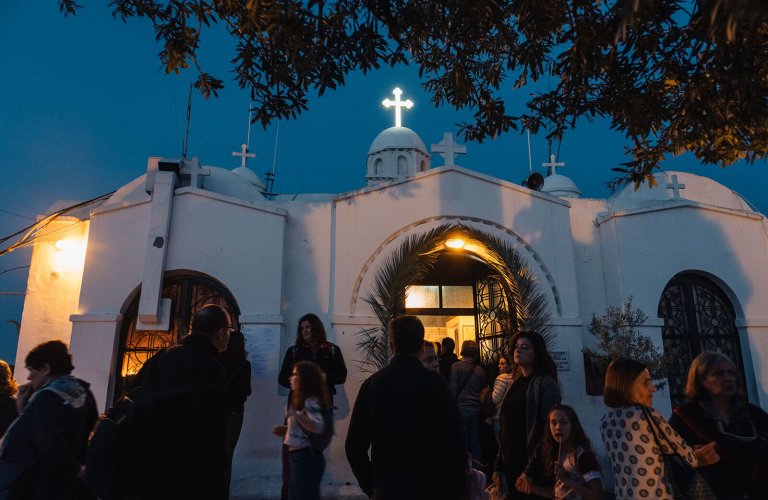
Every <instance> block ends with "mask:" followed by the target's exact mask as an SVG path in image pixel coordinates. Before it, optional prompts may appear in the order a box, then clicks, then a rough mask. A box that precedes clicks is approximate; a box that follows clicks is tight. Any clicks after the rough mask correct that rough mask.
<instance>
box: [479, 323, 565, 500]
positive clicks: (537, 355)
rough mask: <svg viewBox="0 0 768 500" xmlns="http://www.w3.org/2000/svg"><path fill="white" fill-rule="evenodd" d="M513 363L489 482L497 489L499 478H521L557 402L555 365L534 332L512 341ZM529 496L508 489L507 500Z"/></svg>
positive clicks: (544, 343)
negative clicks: (512, 378) (515, 373)
mask: <svg viewBox="0 0 768 500" xmlns="http://www.w3.org/2000/svg"><path fill="white" fill-rule="evenodd" d="M512 348H513V351H512V353H513V362H514V365H515V366H516V367H517V368H516V369H517V370H518V375H519V376H518V377H517V379H515V381H514V382H513V383H512V385H511V386H510V388H509V390H508V391H507V394H506V396H504V399H503V400H502V402H501V412H500V413H499V419H500V421H501V446H500V448H499V455H498V457H497V459H496V466H495V468H494V469H495V472H494V473H493V481H494V483H496V484H497V487H498V488H501V477H502V474H504V475H505V477H506V480H507V484H509V485H514V484H516V482H517V480H518V479H520V478H522V480H524V481H528V480H530V478H527V477H525V470H526V468H527V467H528V465H529V464H530V462H531V460H532V458H533V454H534V450H535V449H536V446H537V445H538V444H539V441H540V440H541V436H542V434H543V433H544V431H545V429H546V426H547V414H548V413H549V410H551V409H552V407H553V406H554V405H556V404H558V403H560V386H558V385H557V366H556V365H555V362H554V360H553V359H552V356H551V355H550V354H549V351H547V345H546V342H545V341H544V338H543V337H542V336H541V335H539V334H538V333H536V332H531V331H523V332H520V333H518V334H517V335H515V337H514V338H513V339H512ZM528 497H529V494H528V493H525V492H521V491H518V490H516V489H512V488H510V491H509V492H508V498H509V499H515V498H528Z"/></svg>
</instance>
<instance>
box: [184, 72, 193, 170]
mask: <svg viewBox="0 0 768 500" xmlns="http://www.w3.org/2000/svg"><path fill="white" fill-rule="evenodd" d="M191 116H192V84H190V85H189V97H187V131H186V132H184V147H183V148H182V150H181V158H182V160H186V159H187V146H188V145H189V121H190V117H191Z"/></svg>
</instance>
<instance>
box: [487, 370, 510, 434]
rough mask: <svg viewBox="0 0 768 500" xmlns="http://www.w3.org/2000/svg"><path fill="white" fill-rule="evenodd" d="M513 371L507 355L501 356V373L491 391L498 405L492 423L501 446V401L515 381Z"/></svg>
mask: <svg viewBox="0 0 768 500" xmlns="http://www.w3.org/2000/svg"><path fill="white" fill-rule="evenodd" d="M512 372H513V366H512V363H510V362H509V358H508V357H507V356H501V357H499V375H498V376H497V377H496V380H494V382H493V393H491V401H493V404H495V405H496V412H495V413H494V414H493V417H491V423H492V425H493V435H494V436H496V442H497V443H498V444H499V446H501V438H500V437H499V433H500V432H501V424H500V423H499V412H500V411H501V402H502V401H503V400H504V396H506V395H507V390H508V389H509V387H510V386H511V385H512V382H514V381H515V376H514V374H513V373H512Z"/></svg>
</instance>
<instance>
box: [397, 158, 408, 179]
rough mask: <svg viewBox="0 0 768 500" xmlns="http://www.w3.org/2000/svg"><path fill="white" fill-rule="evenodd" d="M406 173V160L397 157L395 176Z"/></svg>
mask: <svg viewBox="0 0 768 500" xmlns="http://www.w3.org/2000/svg"><path fill="white" fill-rule="evenodd" d="M406 172H408V160H407V159H406V158H405V156H398V157H397V175H405V174H406Z"/></svg>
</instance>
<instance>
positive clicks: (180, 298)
mask: <svg viewBox="0 0 768 500" xmlns="http://www.w3.org/2000/svg"><path fill="white" fill-rule="evenodd" d="M162 297H163V298H167V299H171V308H172V310H171V322H170V326H169V329H168V330H165V331H163V330H138V329H137V328H136V319H137V317H138V311H139V293H138V291H137V293H136V294H135V296H134V298H133V300H132V301H131V303H130V304H129V305H128V307H127V309H126V311H125V313H124V315H123V321H122V325H121V328H120V347H119V349H118V353H117V360H118V363H117V365H116V366H117V367H118V371H117V373H116V374H115V381H114V382H115V384H114V387H115V390H114V393H113V397H114V399H117V398H118V397H119V396H120V395H121V394H122V392H123V390H124V388H125V385H126V383H128V382H129V381H130V380H131V378H132V377H133V376H135V375H136V374H137V373H138V372H139V370H140V369H141V367H142V366H144V363H145V362H146V361H147V360H148V359H149V358H151V357H152V356H153V355H154V354H155V353H156V352H157V351H159V350H160V349H163V348H165V347H170V346H172V345H174V344H176V343H177V342H178V341H179V339H181V337H183V336H184V335H186V334H187V333H188V332H189V328H190V325H191V324H192V316H194V314H195V312H196V311H197V310H198V309H199V308H200V307H202V306H204V305H206V304H217V305H220V306H222V307H223V308H224V309H226V310H227V311H229V313H230V315H231V317H232V326H233V327H235V328H238V329H239V328H240V325H239V322H238V318H239V316H240V309H239V308H238V305H237V302H236V301H235V298H234V297H233V296H232V294H231V293H230V292H229V290H227V288H226V287H225V286H224V285H222V284H221V283H220V282H218V281H216V280H215V279H213V278H211V277H209V276H205V275H201V274H197V273H192V272H182V273H179V272H176V273H167V274H166V276H165V279H164V280H163V291H162Z"/></svg>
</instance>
